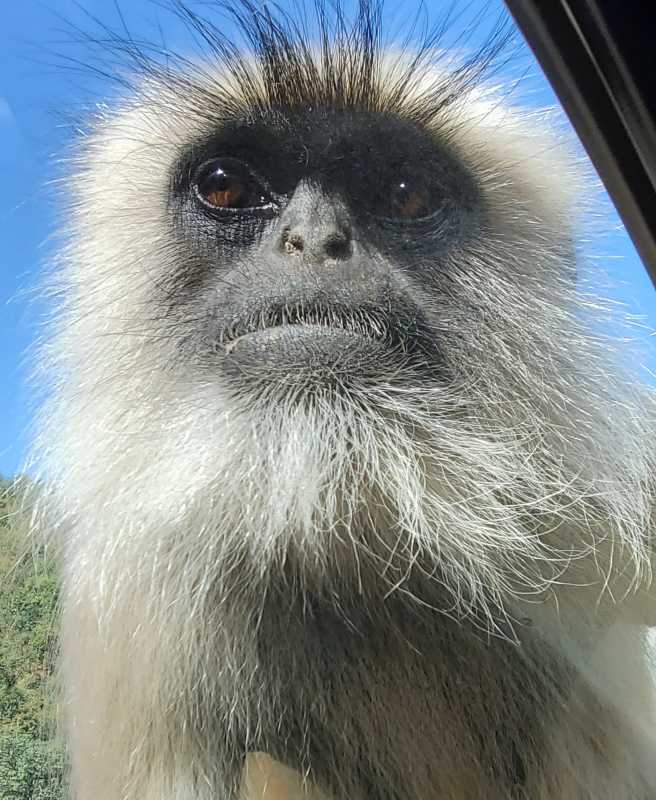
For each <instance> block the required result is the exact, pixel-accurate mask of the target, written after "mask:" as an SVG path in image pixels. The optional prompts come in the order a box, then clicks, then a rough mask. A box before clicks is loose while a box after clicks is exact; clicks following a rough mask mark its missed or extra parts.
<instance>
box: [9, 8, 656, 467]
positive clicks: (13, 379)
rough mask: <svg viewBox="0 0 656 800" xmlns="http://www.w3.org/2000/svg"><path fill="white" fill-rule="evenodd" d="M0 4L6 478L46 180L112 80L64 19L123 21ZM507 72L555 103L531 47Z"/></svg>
mask: <svg viewBox="0 0 656 800" xmlns="http://www.w3.org/2000/svg"><path fill="white" fill-rule="evenodd" d="M450 3H451V0H447V2H445V1H444V0H427V1H426V2H425V3H424V6H425V7H427V8H428V10H429V12H430V14H431V16H432V15H433V14H434V15H435V16H437V15H439V12H440V9H441V8H444V7H445V6H446V5H449V4H450ZM0 5H1V7H0V180H1V185H2V192H1V193H0V474H4V475H6V476H7V475H12V474H14V473H16V472H17V471H18V470H19V469H20V465H21V463H22V460H23V458H24V456H25V451H26V446H27V440H28V435H27V428H28V426H29V421H30V411H29V407H30V406H29V402H28V400H29V393H28V391H27V389H26V388H25V377H26V373H27V370H26V368H25V367H24V363H25V361H26V355H25V354H26V351H27V349H28V348H29V345H30V343H31V342H32V341H33V338H34V336H35V330H36V323H37V319H38V314H39V310H40V309H39V306H38V304H37V305H35V304H34V303H33V302H31V301H30V299H29V298H30V295H29V291H30V289H31V287H33V286H34V284H35V282H36V280H37V277H38V274H39V272H40V270H41V268H42V265H43V264H44V263H46V262H47V260H48V258H49V255H50V254H51V253H52V249H53V246H52V243H51V242H50V241H49V237H50V236H51V235H52V232H53V230H54V229H55V219H56V209H57V201H56V197H55V196H54V193H53V192H52V190H51V189H50V188H48V182H49V181H50V180H52V179H53V177H54V176H55V175H57V174H58V170H57V168H56V164H55V162H56V159H57V157H58V155H59V156H61V154H62V153H63V150H64V147H65V145H66V143H67V142H68V141H70V140H71V139H72V137H73V131H72V130H71V125H70V122H68V121H67V115H69V112H73V113H75V112H76V111H79V110H80V109H82V108H83V107H84V106H85V105H86V104H88V103H89V102H93V101H95V100H100V99H102V98H103V97H105V96H106V95H107V93H108V92H110V91H111V88H110V86H109V82H108V81H107V80H103V79H101V78H99V77H98V76H94V75H92V73H90V72H88V71H86V72H85V70H84V68H82V69H81V70H76V69H70V68H65V67H64V63H63V59H62V57H61V56H62V54H63V55H65V56H67V57H71V58H73V59H78V60H79V61H80V62H81V64H82V65H84V64H86V63H88V61H89V58H90V52H89V49H88V47H86V46H82V45H76V44H75V43H74V42H73V41H72V36H71V29H70V28H67V25H66V23H65V22H64V20H66V21H67V22H68V23H72V24H73V25H74V26H75V25H77V26H79V27H82V28H83V29H85V30H89V29H90V27H91V29H92V23H91V22H90V20H89V17H88V15H87V14H85V11H87V12H90V13H91V14H92V15H94V16H95V17H97V18H99V19H101V20H103V21H104V22H107V23H108V24H110V25H111V26H112V27H114V28H117V27H118V26H119V21H118V17H117V14H116V9H115V2H114V0H79V2H77V0H2V2H1V3H0ZM206 5H207V3H206ZM388 5H389V6H394V5H396V4H395V3H392V2H391V1H390V2H389V3H388ZM465 6H466V7H467V9H468V10H467V13H466V17H465V19H464V20H463V23H464V24H466V21H467V20H468V19H471V18H472V17H473V15H474V14H475V13H476V11H477V10H478V9H479V8H480V7H483V6H486V7H487V14H488V19H489V20H492V19H494V17H495V15H496V14H497V13H498V12H499V11H500V10H501V9H502V2H501V0H490V2H477V1H475V2H471V1H470V0H468V1H467V2H464V0H463V7H465ZM417 7H418V2H417V1H416V0H406V2H404V4H403V6H402V9H401V11H400V12H397V15H399V16H400V17H401V18H403V17H409V16H412V14H413V13H414V11H416V9H417ZM121 9H122V11H123V13H124V16H125V19H126V21H127V24H128V26H129V28H130V31H131V32H132V34H133V35H134V36H135V37H136V38H139V37H142V36H144V37H146V38H148V39H153V38H154V39H155V40H157V39H159V38H160V37H161V36H162V35H163V34H162V33H161V31H162V30H163V31H164V32H165V34H164V35H165V39H166V42H167V44H169V46H171V45H172V46H176V45H178V44H179V45H180V46H182V47H184V46H185V38H186V37H185V36H184V34H183V32H182V29H181V25H180V23H179V22H177V21H176V20H174V19H173V17H172V16H171V15H170V14H169V13H167V12H165V11H163V10H162V7H161V4H158V3H156V2H154V0H121ZM472 41H475V36H472ZM505 73H506V75H507V76H508V77H510V78H517V77H519V76H523V77H522V80H521V82H520V85H519V87H518V89H517V90H516V91H517V96H518V98H519V99H520V100H521V102H523V103H525V104H528V105H535V106H543V105H552V104H554V103H555V102H556V101H555V99H554V97H553V94H552V93H551V91H550V89H549V87H548V85H547V84H546V82H545V80H544V78H543V77H542V76H541V74H540V71H539V69H538V68H537V67H536V66H535V64H534V62H533V59H532V57H531V55H530V53H529V52H528V50H527V49H526V48H524V49H523V51H520V52H519V54H518V55H517V56H516V57H515V58H513V59H512V61H511V63H510V64H509V65H508V66H507V67H506V69H505ZM604 228H605V230H606V231H607V233H606V234H605V235H604V236H603V237H602V238H600V239H599V241H597V242H595V243H594V245H593V247H592V250H593V253H594V255H595V257H601V258H602V260H603V261H604V262H605V263H606V264H607V265H608V267H609V271H610V272H611V275H612V277H613V279H614V281H616V282H617V284H618V285H617V286H615V287H614V288H613V290H612V296H613V298H615V299H617V300H619V301H621V302H622V303H625V304H626V310H627V311H628V312H629V313H633V314H639V315H642V317H643V318H642V322H643V324H644V328H643V329H642V330H640V329H637V331H636V335H637V336H638V337H639V338H641V339H644V341H645V342H646V343H647V346H648V348H649V349H650V350H651V353H649V352H647V355H646V358H645V364H646V366H647V367H649V368H651V369H652V370H654V369H656V354H655V352H656V341H655V337H653V336H651V337H649V330H650V329H654V328H656V292H654V290H653V289H652V287H651V284H650V283H649V279H648V278H647V275H646V273H645V271H644V269H643V268H642V265H641V264H640V261H639V259H638V257H637V255H636V254H635V251H634V249H633V247H632V245H631V242H630V240H629V239H628V236H627V235H626V233H625V232H624V230H623V228H622V226H621V223H620V222H619V220H618V218H617V216H616V215H615V213H614V211H613V210H612V208H611V207H610V204H608V209H607V210H606V211H605V223H604ZM643 377H647V378H648V376H647V375H646V374H645V375H643ZM652 379H653V378H652Z"/></svg>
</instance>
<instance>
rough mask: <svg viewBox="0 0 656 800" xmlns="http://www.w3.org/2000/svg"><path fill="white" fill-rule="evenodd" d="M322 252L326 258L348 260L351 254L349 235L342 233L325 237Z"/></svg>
mask: <svg viewBox="0 0 656 800" xmlns="http://www.w3.org/2000/svg"><path fill="white" fill-rule="evenodd" d="M324 251H325V253H326V255H327V256H328V258H349V256H350V255H351V252H352V245H351V237H350V235H349V234H348V233H345V232H344V233H333V234H331V235H330V236H328V237H326V240H325V242H324Z"/></svg>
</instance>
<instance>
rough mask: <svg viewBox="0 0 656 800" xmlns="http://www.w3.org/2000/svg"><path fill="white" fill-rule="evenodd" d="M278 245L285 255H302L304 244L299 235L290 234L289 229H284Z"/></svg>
mask: <svg viewBox="0 0 656 800" xmlns="http://www.w3.org/2000/svg"><path fill="white" fill-rule="evenodd" d="M280 243H281V245H282V249H283V250H284V251H285V253H289V254H292V253H302V252H303V249H304V247H305V242H304V241H303V237H302V236H301V234H300V233H291V232H290V230H289V228H285V230H283V232H282V234H281V236H280Z"/></svg>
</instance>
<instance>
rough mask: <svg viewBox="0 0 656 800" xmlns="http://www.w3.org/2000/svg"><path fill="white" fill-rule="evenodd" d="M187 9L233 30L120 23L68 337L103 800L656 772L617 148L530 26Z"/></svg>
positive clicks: (648, 507) (70, 558)
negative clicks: (603, 169) (524, 37)
mask: <svg viewBox="0 0 656 800" xmlns="http://www.w3.org/2000/svg"><path fill="white" fill-rule="evenodd" d="M176 8H177V12H178V14H180V15H181V16H182V17H183V18H184V19H185V20H186V22H187V24H188V25H189V26H190V27H191V29H192V30H193V31H194V33H195V34H196V36H197V38H198V39H199V40H202V41H203V42H204V45H205V48H206V54H205V56H204V57H203V58H200V59H190V58H185V57H182V56H176V55H175V54H172V53H168V52H167V53H166V58H163V59H162V58H159V59H158V58H157V55H156V54H151V53H150V51H149V50H148V49H147V48H146V47H144V46H141V45H139V44H138V43H135V42H134V40H131V39H129V38H125V37H124V38H122V39H121V38H120V37H116V38H115V39H114V40H112V43H113V46H115V47H116V48H117V49H118V50H119V51H120V53H121V55H122V56H125V57H126V58H127V63H128V69H126V72H125V73H121V78H120V80H121V81H123V87H124V89H125V91H124V92H122V93H121V96H120V97H119V98H117V99H116V100H115V102H114V103H113V104H109V105H104V106H99V107H98V108H97V109H96V110H95V112H94V114H93V115H92V118H91V120H90V123H89V127H88V130H87V131H86V132H85V135H84V136H82V137H81V138H80V140H79V141H78V142H77V143H76V144H75V145H74V149H73V152H72V154H71V156H70V157H69V159H68V170H69V171H68V178H67V180H66V189H67V198H66V206H65V208H66V214H65V220H64V223H63V234H62V237H63V241H62V244H61V247H60V250H59V255H58V258H57V259H56V263H55V265H54V267H53V274H52V277H51V285H50V289H49V291H50V292H51V297H52V300H53V303H54V308H55V310H54V313H53V317H52V320H51V321H50V323H49V325H48V330H47V334H46V335H45V337H44V340H43V345H42V350H41V354H40V358H39V365H40V369H41V375H42V376H43V377H42V380H43V382H44V383H46V384H47V386H48V387H49V390H48V392H47V396H46V398H45V399H44V400H43V404H42V409H41V414H40V422H39V430H38V434H37V437H36V440H35V448H34V449H35V454H36V455H35V458H36V459H37V461H38V463H39V469H40V470H41V473H40V474H42V475H43V476H44V479H43V484H44V486H45V488H44V489H43V499H42V504H43V508H44V509H45V510H44V517H45V518H47V520H48V524H49V525H50V526H51V528H52V529H53V532H52V536H53V540H54V541H55V542H56V544H57V548H58V560H59V568H60V575H61V582H62V588H61V644H60V655H59V663H60V673H61V681H62V686H63V697H62V709H63V717H64V726H65V730H66V736H67V740H68V745H69V749H70V755H71V790H72V797H74V798H75V799H76V800H137V798H138V800H210V799H211V800H218V799H220V800H237V799H238V798H241V799H242V800H243V799H245V798H255V797H257V798H262V797H277V798H281V799H282V798H288V800H291V798H292V797H306V798H309V800H319V798H328V799H329V800H483V799H485V800H528V799H529V798H530V800H592V799H593V798H594V800H648V798H653V797H654V796H656V775H655V774H654V734H653V731H654V727H653V723H654V715H655V708H656V706H655V704H654V697H653V687H652V682H651V675H650V670H649V653H648V648H647V632H648V628H649V626H651V625H652V624H654V615H653V595H652V593H651V590H650V583H651V563H652V536H653V533H654V511H653V509H654V495H655V480H654V476H655V475H656V469H655V466H656V465H655V456H654V432H655V424H654V419H655V417H654V402H653V395H652V393H651V392H650V391H649V390H648V389H647V388H646V387H643V386H642V385H639V384H638V382H637V381H636V379H635V377H633V376H632V374H631V373H630V370H628V369H627V368H626V366H625V365H624V364H623V363H622V359H621V357H620V355H619V354H618V353H617V348H616V347H614V346H613V344H612V340H611V337H610V336H609V335H608V334H607V333H605V332H604V330H603V326H602V322H603V314H604V312H603V308H602V307H601V306H600V305H599V304H598V303H597V302H596V301H595V300H594V299H593V298H592V295H591V293H590V292H589V291H588V289H586V285H585V282H584V280H583V277H582V271H583V270H584V262H585V255H584V253H583V252H582V250H583V247H582V245H581V243H580V236H581V230H582V226H584V225H585V213H584V212H585V208H586V207H587V205H588V199H589V197H590V194H591V191H592V190H591V188H590V187H591V181H592V179H591V178H590V175H589V174H588V172H587V170H586V168H585V167H584V166H583V165H582V164H581V160H580V158H579V157H578V156H577V154H576V152H575V150H574V149H573V148H572V147H571V146H570V144H569V143H568V142H567V141H566V139H565V137H564V136H563V135H562V134H561V133H559V132H558V131H557V130H556V129H555V128H554V127H553V126H552V125H551V123H550V122H549V119H548V118H547V117H546V116H545V115H544V114H542V113H536V112H528V111H526V110H522V109H521V107H519V106H516V105H515V104H514V103H512V102H511V100H510V98H509V97H508V95H507V94H504V93H503V91H501V90H499V89H498V88H497V87H495V86H494V84H493V82H492V80H491V78H490V76H489V71H487V70H488V68H489V67H490V64H492V63H493V62H494V61H495V58H497V57H499V54H500V53H501V52H502V44H499V42H500V40H501V39H502V38H503V37H502V36H500V35H499V34H497V35H496V37H493V39H492V41H491V42H490V43H487V44H486V45H485V46H484V47H483V48H481V49H480V50H478V51H477V52H476V53H475V54H474V55H473V56H471V57H470V56H466V55H460V54H459V55H458V57H457V59H455V60H454V59H450V58H449V57H448V54H445V53H444V52H442V50H441V49H440V47H439V41H438V39H437V38H435V37H432V36H431V35H428V36H427V38H426V41H425V42H424V43H423V44H420V45H419V46H418V47H417V48H415V49H412V48H411V47H410V44H409V40H408V41H405V42H400V43H399V45H398V46H394V45H393V44H389V43H387V41H386V39H385V37H384V31H383V25H382V6H381V5H380V4H379V3H378V2H377V0H361V1H360V2H359V4H358V5H357V7H356V8H355V10H354V11H353V14H351V15H349V14H348V13H347V11H346V9H345V8H344V7H342V6H341V5H339V4H338V3H332V2H331V3H323V2H322V0H316V2H314V3H313V4H310V5H306V6H304V7H302V8H297V9H295V10H294V11H285V10H284V9H280V8H274V7H272V6H270V5H260V4H259V3H257V2H255V0H240V2H239V3H238V4H236V5H235V6H233V8H232V10H231V12H230V13H231V15H232V22H233V26H236V29H237V30H238V32H239V33H238V35H236V34H234V27H233V28H230V29H229V30H231V31H232V32H231V33H230V35H228V34H227V33H225V30H226V29H225V27H224V25H223V23H221V22H215V21H213V19H212V18H211V11H208V10H207V9H204V16H200V13H199V12H197V11H195V10H192V9H191V8H189V7H187V6H185V5H183V4H177V5H176ZM221 8H222V9H223V10H224V11H225V10H226V9H225V7H223V6H221ZM207 15H209V16H207ZM239 36H241V39H242V40H243V42H242V44H237V43H236V40H237V39H238V38H239ZM235 37H237V39H236V38H235ZM124 75H127V76H128V77H123V76H124ZM258 770H259V772H258ZM267 775H268V776H269V777H267ZM276 787H278V788H276Z"/></svg>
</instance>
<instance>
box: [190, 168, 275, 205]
mask: <svg viewBox="0 0 656 800" xmlns="http://www.w3.org/2000/svg"><path fill="white" fill-rule="evenodd" d="M195 183H196V192H197V194H198V196H199V198H200V199H201V200H202V201H203V203H204V204H205V205H208V206H210V207H211V208H216V209H222V208H224V209H228V208H261V207H262V206H265V205H267V204H268V203H269V197H268V195H267V193H266V191H265V190H264V189H262V187H260V186H259V185H258V183H257V182H256V181H255V179H254V178H253V176H252V175H251V174H250V172H249V169H248V167H247V165H246V164H244V163H243V162H242V161H239V160H238V159H236V158H221V159H214V160H213V161H208V162H207V163H205V164H203V166H202V167H201V168H200V169H199V171H198V174H197V177H196V181H195Z"/></svg>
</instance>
